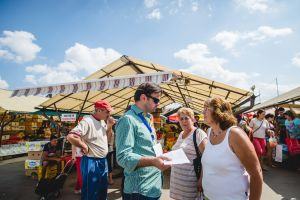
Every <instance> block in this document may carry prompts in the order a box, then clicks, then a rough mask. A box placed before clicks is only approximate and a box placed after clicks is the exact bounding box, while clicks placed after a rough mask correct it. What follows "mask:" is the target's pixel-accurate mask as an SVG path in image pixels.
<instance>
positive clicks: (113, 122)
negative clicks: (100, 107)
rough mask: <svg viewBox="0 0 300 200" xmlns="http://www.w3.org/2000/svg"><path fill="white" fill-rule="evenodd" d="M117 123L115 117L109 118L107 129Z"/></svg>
mask: <svg viewBox="0 0 300 200" xmlns="http://www.w3.org/2000/svg"><path fill="white" fill-rule="evenodd" d="M115 124H116V120H115V119H114V118H113V117H108V119H107V129H109V128H112V127H113V125H115Z"/></svg>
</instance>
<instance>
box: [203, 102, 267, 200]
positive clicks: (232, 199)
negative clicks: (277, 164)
mask: <svg viewBox="0 0 300 200" xmlns="http://www.w3.org/2000/svg"><path fill="white" fill-rule="evenodd" d="M203 114H204V122H205V123H206V124H207V125H209V126H210V127H211V128H210V129H209V130H208V143H207V144H206V147H205V150H204V153H203V155H202V188H203V193H204V195H205V197H206V198H208V199H209V200H246V199H250V200H259V199H260V197H261V192H262V182H263V180H262V171H261V168H260V164H259V161H258V158H257V156H256V153H255V150H254V147H253V145H252V144H251V142H250V140H249V138H248V137H247V135H246V133H245V132H244V131H243V130H242V129H240V128H238V127H236V126H235V124H236V119H235V117H234V116H233V114H232V110H231V105H230V103H228V102H226V101H224V100H222V99H221V98H213V99H209V100H208V101H206V102H205V104H204V111H203Z"/></svg>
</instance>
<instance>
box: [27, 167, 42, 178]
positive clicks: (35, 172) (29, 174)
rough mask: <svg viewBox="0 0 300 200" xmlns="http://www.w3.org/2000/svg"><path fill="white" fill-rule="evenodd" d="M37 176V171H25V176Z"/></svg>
mask: <svg viewBox="0 0 300 200" xmlns="http://www.w3.org/2000/svg"><path fill="white" fill-rule="evenodd" d="M38 175H39V171H38V169H25V176H31V177H34V176H37V177H38Z"/></svg>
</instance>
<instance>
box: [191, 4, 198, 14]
mask: <svg viewBox="0 0 300 200" xmlns="http://www.w3.org/2000/svg"><path fill="white" fill-rule="evenodd" d="M198 10H199V4H198V2H192V11H193V12H197V11H198Z"/></svg>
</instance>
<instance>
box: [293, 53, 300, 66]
mask: <svg viewBox="0 0 300 200" xmlns="http://www.w3.org/2000/svg"><path fill="white" fill-rule="evenodd" d="M292 63H293V65H295V66H297V67H300V52H299V53H297V54H296V55H295V57H294V58H293V59H292Z"/></svg>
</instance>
